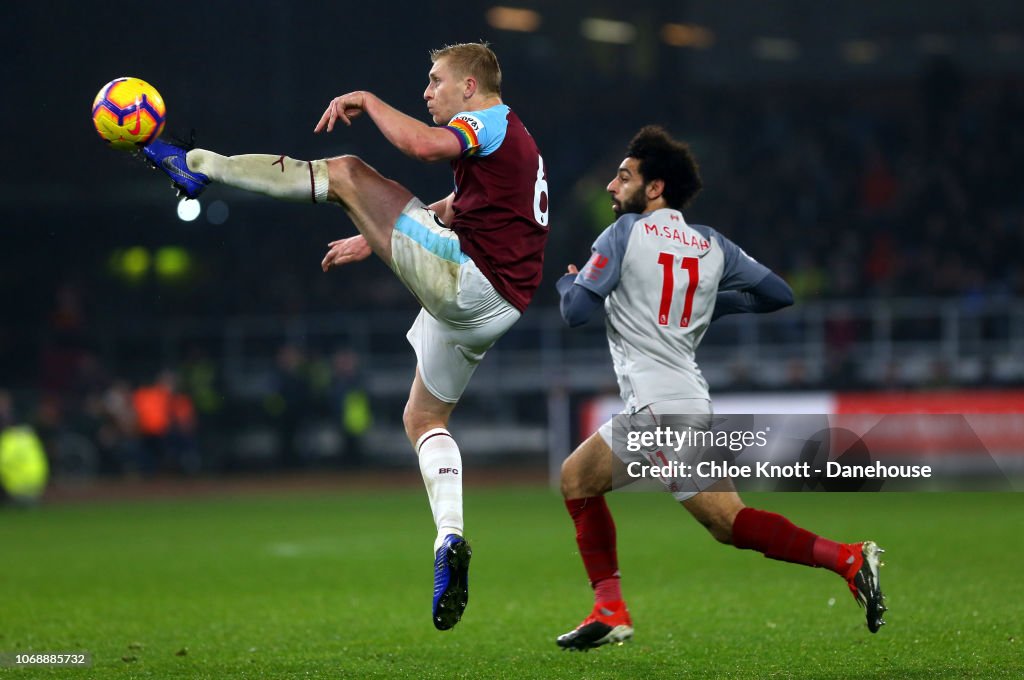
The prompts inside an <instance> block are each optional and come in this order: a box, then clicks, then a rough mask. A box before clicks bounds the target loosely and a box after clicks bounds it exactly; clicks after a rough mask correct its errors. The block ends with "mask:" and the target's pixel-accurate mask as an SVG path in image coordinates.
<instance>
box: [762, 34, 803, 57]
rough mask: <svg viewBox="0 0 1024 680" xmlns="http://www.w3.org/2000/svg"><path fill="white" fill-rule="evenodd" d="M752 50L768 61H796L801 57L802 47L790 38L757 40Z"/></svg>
mask: <svg viewBox="0 0 1024 680" xmlns="http://www.w3.org/2000/svg"><path fill="white" fill-rule="evenodd" d="M751 49H752V50H753V52H754V56H756V57H757V58H759V59H764V60H766V61H794V60H796V58H797V57H799V56H800V45H798V44H797V42H796V41H795V40H790V39H789V38H767V37H765V38H757V39H756V40H754V44H753V46H752V47H751Z"/></svg>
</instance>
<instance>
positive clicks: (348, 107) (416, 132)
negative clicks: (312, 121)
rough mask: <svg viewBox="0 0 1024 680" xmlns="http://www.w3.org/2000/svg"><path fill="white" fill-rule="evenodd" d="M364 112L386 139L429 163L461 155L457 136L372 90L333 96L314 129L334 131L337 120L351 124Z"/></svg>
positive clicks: (404, 151)
mask: <svg viewBox="0 0 1024 680" xmlns="http://www.w3.org/2000/svg"><path fill="white" fill-rule="evenodd" d="M364 111H365V112H366V114H367V115H369V116H370V118H371V119H372V120H373V122H374V124H375V125H376V126H377V128H378V129H379V130H380V131H381V133H382V134H383V135H384V136H385V137H386V138H387V140H388V141H389V142H391V143H392V144H393V145H394V146H395V148H397V149H398V150H399V151H401V152H402V153H404V154H405V155H407V156H411V157H413V158H415V159H417V160H421V161H426V162H428V163H429V162H433V161H443V160H451V159H453V158H458V157H459V156H460V155H461V154H462V146H461V145H460V144H459V140H458V138H457V137H456V136H455V135H453V134H452V133H451V132H450V131H449V130H447V129H445V128H444V127H434V126H431V125H427V124H426V123H424V122H422V121H419V120H416V119H415V118H413V117H412V116H408V115H406V114H404V113H402V112H401V111H399V110H398V109H396V108H395V107H393V106H391V105H390V104H387V103H385V102H384V100H382V99H380V98H379V97H377V96H376V95H375V94H373V93H371V92H362V91H359V92H349V93H348V94H343V95H341V96H340V97H335V98H334V99H332V100H331V103H330V104H328V105H327V110H326V111H324V115H322V116H321V117H320V122H318V123H317V124H316V127H315V128H313V132H322V131H323V130H326V131H327V132H331V131H332V130H334V123H335V122H336V121H338V120H340V121H341V122H343V123H344V124H345V125H351V124H352V120H353V119H354V118H357V117H358V116H359V115H360V114H362V113H363V112H364Z"/></svg>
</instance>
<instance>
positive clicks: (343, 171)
mask: <svg viewBox="0 0 1024 680" xmlns="http://www.w3.org/2000/svg"><path fill="white" fill-rule="evenodd" d="M367 167H368V166H367V165H366V163H364V162H363V160H362V159H361V158H359V157H358V156H352V155H345V156H337V157H335V158H329V159H327V176H328V178H329V179H330V195H331V196H333V197H334V198H336V199H339V200H342V201H344V199H345V196H347V195H348V194H349V193H350V192H352V191H353V189H354V187H356V186H357V184H358V183H359V177H361V176H362V175H363V171H364V170H365V169H366V168H367Z"/></svg>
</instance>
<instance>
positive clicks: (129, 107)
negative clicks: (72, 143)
mask: <svg viewBox="0 0 1024 680" xmlns="http://www.w3.org/2000/svg"><path fill="white" fill-rule="evenodd" d="M166 120H167V108H166V107H165V106H164V98H163V97H161V96H160V93H159V92H157V91H156V88H155V87H153V86H152V85H150V84H149V83H147V82H146V81H145V80H139V79H138V78H115V79H114V80H111V81H110V82H109V83H107V84H106V85H104V86H103V87H102V88H100V91H99V93H98V94H97V95H96V99H94V100H93V102H92V124H93V126H94V127H95V128H96V132H97V133H99V136H100V137H102V138H103V139H104V140H106V141H107V143H109V144H110V146H112V147H113V148H115V149H119V150H121V151H131V150H132V149H137V148H139V147H143V146H146V145H147V144H149V143H150V142H152V141H153V140H154V139H156V138H157V137H159V136H160V133H161V132H162V131H163V129H164V123H165V122H166Z"/></svg>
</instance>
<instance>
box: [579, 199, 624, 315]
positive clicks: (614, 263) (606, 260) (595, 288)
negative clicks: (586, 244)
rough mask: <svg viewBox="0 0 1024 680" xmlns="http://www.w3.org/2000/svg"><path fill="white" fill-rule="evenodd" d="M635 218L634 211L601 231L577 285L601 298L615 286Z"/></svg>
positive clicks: (581, 271) (617, 282)
mask: <svg viewBox="0 0 1024 680" xmlns="http://www.w3.org/2000/svg"><path fill="white" fill-rule="evenodd" d="M635 221H636V216H635V215H627V216H623V217H620V218H619V219H618V220H616V221H615V223H614V224H612V225H611V226H610V227H608V228H607V229H605V230H604V231H603V232H601V235H600V236H598V237H597V240H596V241H594V245H593V246H592V247H591V249H590V252H591V255H590V260H588V261H587V264H586V266H585V267H583V269H581V270H580V273H579V274H578V275H577V276H576V284H577V285H579V286H583V287H584V288H586V289H587V290H589V291H591V292H592V293H596V294H597V295H599V296H601V297H602V298H604V297H607V296H608V294H609V293H611V292H612V290H614V289H615V286H617V285H618V284H619V277H620V276H621V274H622V258H623V257H625V255H626V246H627V245H628V243H629V235H630V233H631V232H632V229H633V223H634V222H635Z"/></svg>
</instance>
